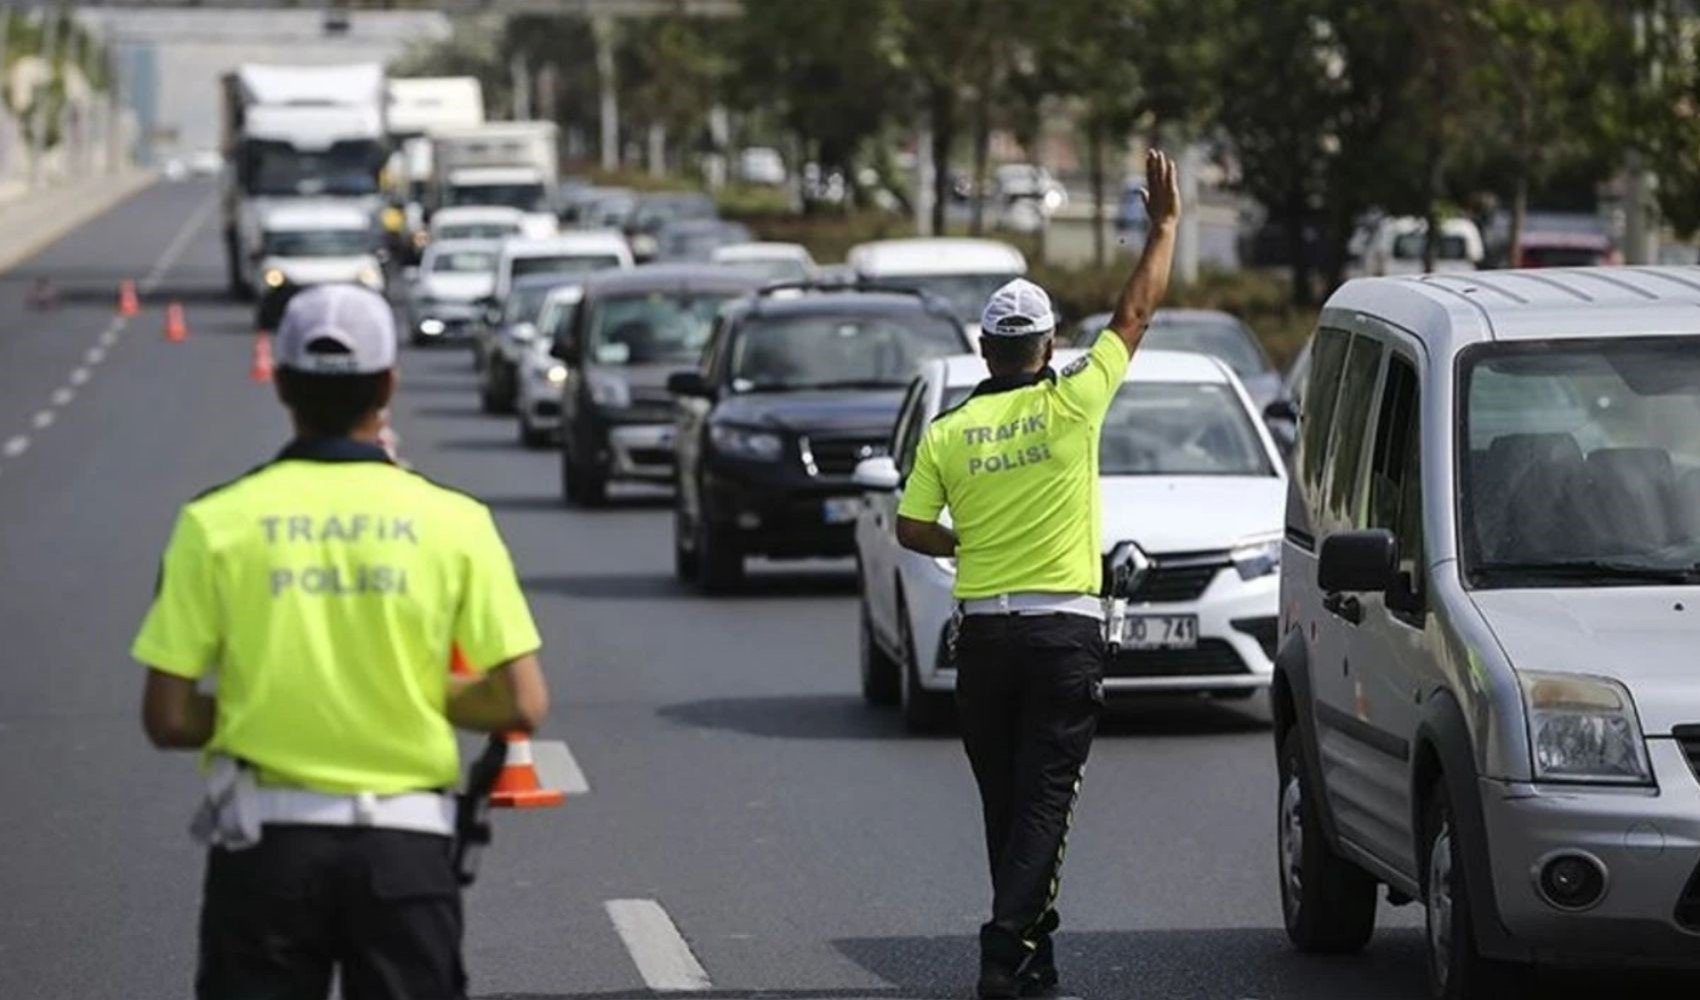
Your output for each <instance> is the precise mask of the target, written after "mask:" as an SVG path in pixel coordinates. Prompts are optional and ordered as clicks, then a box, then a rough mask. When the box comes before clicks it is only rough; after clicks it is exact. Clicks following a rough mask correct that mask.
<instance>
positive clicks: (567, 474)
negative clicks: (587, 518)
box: [561, 449, 608, 507]
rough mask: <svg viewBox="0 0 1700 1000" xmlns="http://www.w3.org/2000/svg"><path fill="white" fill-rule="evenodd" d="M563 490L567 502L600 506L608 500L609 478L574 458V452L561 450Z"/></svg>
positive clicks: (586, 505)
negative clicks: (575, 460)
mask: <svg viewBox="0 0 1700 1000" xmlns="http://www.w3.org/2000/svg"><path fill="white" fill-rule="evenodd" d="M561 477H562V479H563V482H562V484H561V492H562V493H563V494H564V495H565V496H566V498H567V503H568V504H571V505H573V506H577V507H600V506H602V505H603V504H604V503H606V502H607V500H608V480H607V479H604V478H603V477H601V476H600V475H598V474H597V473H596V471H595V470H593V469H590V468H588V467H586V466H583V465H580V464H578V463H577V462H574V461H573V460H572V452H570V451H566V450H565V449H563V450H562V451H561Z"/></svg>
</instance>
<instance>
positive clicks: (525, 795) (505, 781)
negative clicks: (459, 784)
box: [490, 733, 567, 809]
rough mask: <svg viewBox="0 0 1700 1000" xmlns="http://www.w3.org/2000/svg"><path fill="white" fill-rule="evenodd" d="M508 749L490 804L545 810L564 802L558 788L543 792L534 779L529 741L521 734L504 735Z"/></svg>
mask: <svg viewBox="0 0 1700 1000" xmlns="http://www.w3.org/2000/svg"><path fill="white" fill-rule="evenodd" d="M502 740H503V742H505V743H507V745H508V761H507V763H506V764H504V765H502V773H501V775H500V776H499V777H497V778H496V787H495V788H493V789H491V790H490V804H491V805H492V806H495V807H497V808H498V809H545V808H548V807H549V806H558V805H560V804H562V803H563V802H565V801H567V795H566V793H565V792H563V791H561V790H560V789H558V788H544V787H543V782H542V781H540V780H538V777H537V763H536V761H534V760H532V757H531V737H529V736H527V735H526V734H524V733H503V734H502Z"/></svg>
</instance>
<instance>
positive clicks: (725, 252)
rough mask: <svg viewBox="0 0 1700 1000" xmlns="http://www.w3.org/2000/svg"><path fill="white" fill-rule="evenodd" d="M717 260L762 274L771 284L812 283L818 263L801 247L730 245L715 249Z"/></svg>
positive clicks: (754, 244) (749, 244)
mask: <svg viewBox="0 0 1700 1000" xmlns="http://www.w3.org/2000/svg"><path fill="white" fill-rule="evenodd" d="M713 260H714V262H715V263H716V264H737V265H738V266H740V267H747V268H750V269H752V270H756V271H760V272H761V273H762V274H763V275H765V276H766V277H767V278H768V279H769V280H771V281H808V280H809V279H810V278H812V277H814V274H815V259H814V257H813V256H812V255H810V253H809V248H808V247H806V246H804V245H802V244H801V243H729V244H727V245H726V246H722V247H715V248H714V254H713Z"/></svg>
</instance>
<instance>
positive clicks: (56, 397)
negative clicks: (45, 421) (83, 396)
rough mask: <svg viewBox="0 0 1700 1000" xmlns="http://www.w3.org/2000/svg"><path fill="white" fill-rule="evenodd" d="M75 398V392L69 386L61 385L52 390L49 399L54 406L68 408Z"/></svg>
mask: <svg viewBox="0 0 1700 1000" xmlns="http://www.w3.org/2000/svg"><path fill="white" fill-rule="evenodd" d="M76 398H77V391H76V390H75V389H72V388H71V387H70V386H63V385H62V386H60V387H59V388H57V389H55V390H53V396H52V397H51V399H52V402H53V405H54V406H69V405H70V404H71V400H73V399H76Z"/></svg>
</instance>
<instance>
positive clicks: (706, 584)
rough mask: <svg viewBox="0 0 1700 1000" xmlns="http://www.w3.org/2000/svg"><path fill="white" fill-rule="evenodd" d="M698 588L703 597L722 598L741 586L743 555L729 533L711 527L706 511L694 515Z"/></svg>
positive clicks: (736, 541) (735, 540) (742, 580)
mask: <svg viewBox="0 0 1700 1000" xmlns="http://www.w3.org/2000/svg"><path fill="white" fill-rule="evenodd" d="M696 543H697V544H696V563H697V586H698V587H699V588H701V589H702V592H703V593H705V594H725V593H728V592H730V591H732V590H736V589H737V587H738V585H739V584H741V583H743V582H744V553H743V552H742V551H740V550H739V547H738V539H737V538H736V537H735V536H733V535H732V534H731V533H730V532H728V531H725V530H723V529H719V528H716V527H714V525H713V524H711V523H710V522H709V519H708V513H707V511H703V510H699V511H697V521H696Z"/></svg>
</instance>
